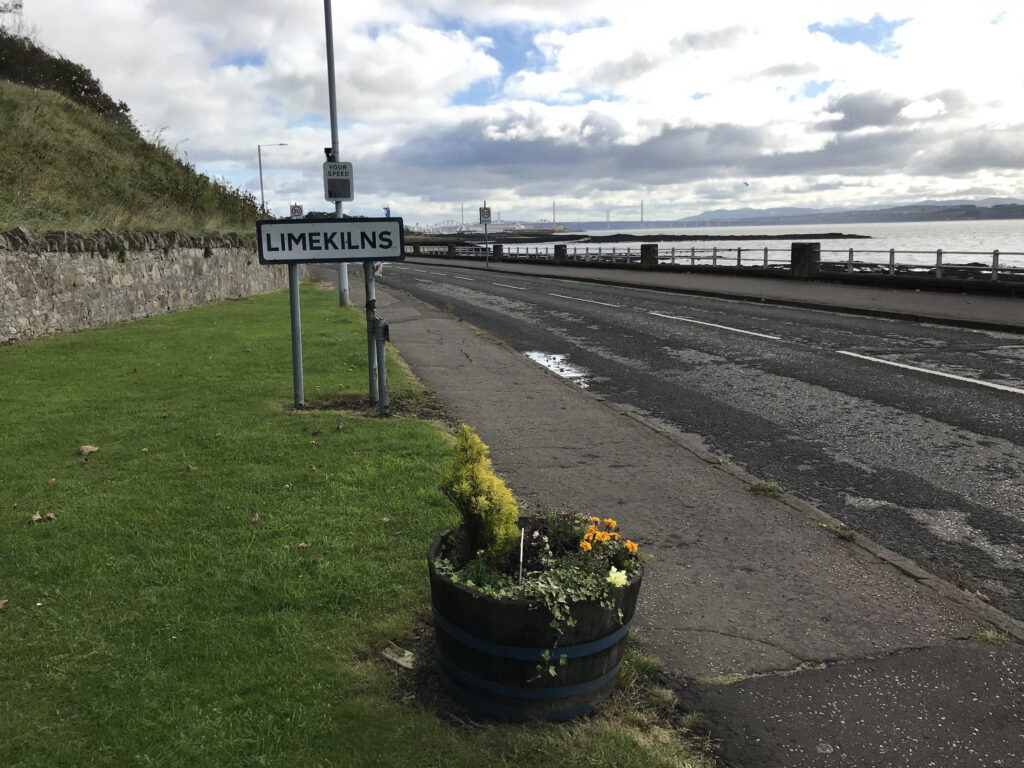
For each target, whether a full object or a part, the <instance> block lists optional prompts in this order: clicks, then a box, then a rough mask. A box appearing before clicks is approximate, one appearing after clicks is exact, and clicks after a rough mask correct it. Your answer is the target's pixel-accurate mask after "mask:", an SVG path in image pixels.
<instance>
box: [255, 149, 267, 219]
mask: <svg viewBox="0 0 1024 768" xmlns="http://www.w3.org/2000/svg"><path fill="white" fill-rule="evenodd" d="M256 155H257V156H258V157H259V159H260V215H261V216H262V215H263V211H264V209H265V208H266V207H267V203H266V201H264V199H263V145H261V144H257V145H256Z"/></svg>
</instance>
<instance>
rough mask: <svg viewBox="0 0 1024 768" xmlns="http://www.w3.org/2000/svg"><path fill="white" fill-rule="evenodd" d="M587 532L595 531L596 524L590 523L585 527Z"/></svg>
mask: <svg viewBox="0 0 1024 768" xmlns="http://www.w3.org/2000/svg"><path fill="white" fill-rule="evenodd" d="M587 533H597V526H596V525H591V526H588V527H587Z"/></svg>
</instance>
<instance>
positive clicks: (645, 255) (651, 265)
mask: <svg viewBox="0 0 1024 768" xmlns="http://www.w3.org/2000/svg"><path fill="white" fill-rule="evenodd" d="M657 268H658V244H657V243H641V244H640V269H644V270H650V269H657Z"/></svg>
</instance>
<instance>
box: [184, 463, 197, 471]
mask: <svg viewBox="0 0 1024 768" xmlns="http://www.w3.org/2000/svg"><path fill="white" fill-rule="evenodd" d="M185 466H186V467H187V468H188V471H189V472H195V471H196V470H197V469H199V467H193V466H192V465H191V464H186V465H185Z"/></svg>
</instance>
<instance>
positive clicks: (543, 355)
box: [526, 352, 591, 389]
mask: <svg viewBox="0 0 1024 768" xmlns="http://www.w3.org/2000/svg"><path fill="white" fill-rule="evenodd" d="M526 356H527V357H528V358H530V359H531V360H533V362H535V363H540V364H541V365H543V366H544V367H545V368H547V369H548V370H549V371H553V372H554V373H556V374H558V375H559V376H561V377H562V378H563V379H569V381H571V382H572V383H573V384H576V385H578V386H579V387H581V388H582V389H586V388H587V387H589V386H590V376H591V374H590V371H588V370H587V369H586V368H581V367H580V366H578V365H573V364H572V363H570V362H569V361H568V355H549V354H548V353H547V352H527V353H526Z"/></svg>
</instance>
